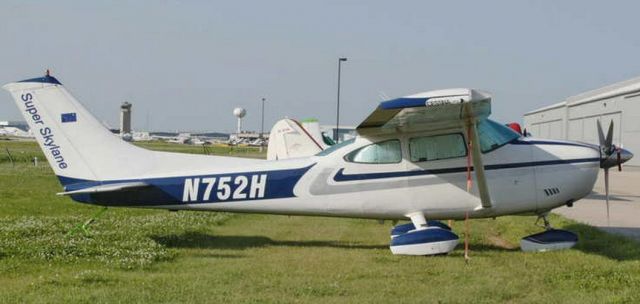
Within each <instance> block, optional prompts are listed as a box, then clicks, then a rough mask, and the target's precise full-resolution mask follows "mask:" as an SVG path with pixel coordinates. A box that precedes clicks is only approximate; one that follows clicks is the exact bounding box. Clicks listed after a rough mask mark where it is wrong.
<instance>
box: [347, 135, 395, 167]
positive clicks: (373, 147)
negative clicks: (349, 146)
mask: <svg viewBox="0 0 640 304" xmlns="http://www.w3.org/2000/svg"><path fill="white" fill-rule="evenodd" d="M344 159H345V160H346V161H348V162H352V163H363V164H392V163H399V162H400V161H402V149H401V148H400V140H397V139H392V140H386V141H382V142H378V143H374V144H370V145H368V146H364V147H362V148H360V149H358V150H355V151H352V152H351V153H349V154H347V155H346V156H345V157H344Z"/></svg>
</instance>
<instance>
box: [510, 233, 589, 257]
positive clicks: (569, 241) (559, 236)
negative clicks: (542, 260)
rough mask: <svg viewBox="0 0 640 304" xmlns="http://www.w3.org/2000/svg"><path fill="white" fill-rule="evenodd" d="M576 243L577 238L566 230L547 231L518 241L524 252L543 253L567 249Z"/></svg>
mask: <svg viewBox="0 0 640 304" xmlns="http://www.w3.org/2000/svg"><path fill="white" fill-rule="evenodd" d="M576 243H578V236H577V235H576V234H575V233H573V232H571V231H567V230H561V229H549V230H547V231H544V232H540V233H536V234H532V235H529V236H526V237H524V238H522V240H520V249H521V250H522V251H524V252H544V251H552V250H563V249H569V248H571V247H573V246H575V245H576Z"/></svg>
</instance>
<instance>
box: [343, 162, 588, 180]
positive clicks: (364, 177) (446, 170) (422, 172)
mask: <svg viewBox="0 0 640 304" xmlns="http://www.w3.org/2000/svg"><path fill="white" fill-rule="evenodd" d="M590 162H600V159H599V158H578V159H559V160H547V161H535V162H523V163H511V164H497V165H485V166H484V169H485V170H500V169H514V168H524V167H534V166H549V165H560V164H578V163H590ZM471 170H472V171H473V167H471ZM466 171H467V167H455V168H443V169H427V170H415V171H398V172H379V173H357V174H344V168H342V169H340V170H338V172H337V173H336V175H335V176H334V177H333V180H334V181H336V182H346V181H356V180H369V179H379V178H393V177H410V176H421V175H435V174H447V173H460V172H466Z"/></svg>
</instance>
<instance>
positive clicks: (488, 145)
mask: <svg viewBox="0 0 640 304" xmlns="http://www.w3.org/2000/svg"><path fill="white" fill-rule="evenodd" d="M478 136H479V137H480V149H481V150H482V152H483V153H486V152H490V151H493V150H495V149H497V148H500V147H502V146H503V145H505V144H507V143H509V142H511V141H512V140H514V139H516V138H518V137H520V134H518V133H517V132H515V131H513V130H512V129H511V128H509V127H507V126H504V125H501V124H499V123H497V122H495V121H493V120H489V119H484V120H482V121H480V122H479V123H478Z"/></svg>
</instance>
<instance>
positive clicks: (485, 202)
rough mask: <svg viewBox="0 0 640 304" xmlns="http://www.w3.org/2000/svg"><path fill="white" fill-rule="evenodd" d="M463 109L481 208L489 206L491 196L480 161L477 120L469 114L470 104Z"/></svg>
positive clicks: (480, 152)
mask: <svg viewBox="0 0 640 304" xmlns="http://www.w3.org/2000/svg"><path fill="white" fill-rule="evenodd" d="M465 111H466V112H467V113H468V115H469V116H468V117H469V118H468V119H467V128H466V129H467V139H468V141H469V147H470V148H471V149H470V150H471V151H470V152H471V155H472V157H471V159H472V160H473V170H474V171H475V172H476V181H477V183H478V192H480V201H481V202H482V207H483V208H491V197H490V196H489V188H488V187H487V179H486V177H485V174H484V164H483V163H482V151H480V140H479V138H480V137H479V136H478V128H477V124H478V121H477V119H475V118H474V117H473V116H472V115H471V105H470V104H466V105H465Z"/></svg>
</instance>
